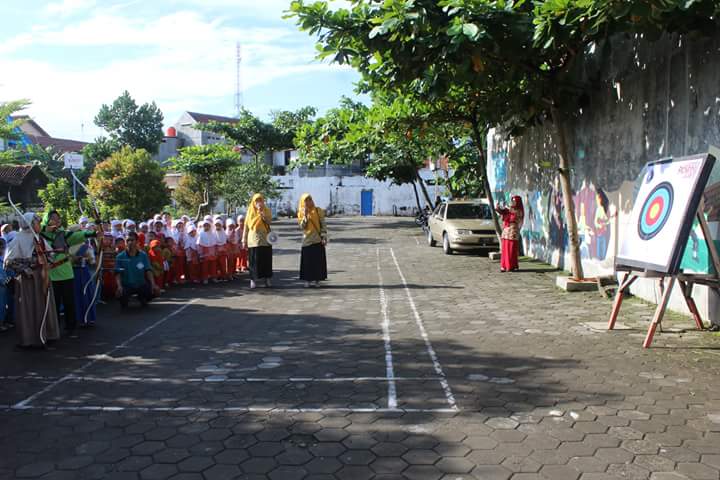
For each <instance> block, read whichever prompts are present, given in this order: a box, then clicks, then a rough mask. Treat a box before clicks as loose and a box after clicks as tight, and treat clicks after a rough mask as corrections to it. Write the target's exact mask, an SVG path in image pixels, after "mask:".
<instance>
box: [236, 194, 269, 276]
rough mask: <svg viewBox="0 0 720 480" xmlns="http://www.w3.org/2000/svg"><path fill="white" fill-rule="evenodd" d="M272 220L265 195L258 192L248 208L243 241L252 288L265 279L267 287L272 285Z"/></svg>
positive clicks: (242, 245) (242, 246)
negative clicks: (246, 251) (269, 238)
mask: <svg viewBox="0 0 720 480" xmlns="http://www.w3.org/2000/svg"><path fill="white" fill-rule="evenodd" d="M271 221H272V212H271V211H270V209H269V208H268V207H267V206H266V205H265V197H263V195H262V194H261V193H256V194H255V195H253V197H252V199H251V200H250V205H248V208H247V217H246V218H245V226H244V228H243V233H242V243H241V248H246V247H247V249H248V260H249V263H250V288H255V287H256V286H257V282H258V281H260V280H264V281H265V286H266V287H271V286H272V284H271V282H270V279H271V278H272V275H273V272H272V245H270V242H269V241H268V235H269V234H270V222H271Z"/></svg>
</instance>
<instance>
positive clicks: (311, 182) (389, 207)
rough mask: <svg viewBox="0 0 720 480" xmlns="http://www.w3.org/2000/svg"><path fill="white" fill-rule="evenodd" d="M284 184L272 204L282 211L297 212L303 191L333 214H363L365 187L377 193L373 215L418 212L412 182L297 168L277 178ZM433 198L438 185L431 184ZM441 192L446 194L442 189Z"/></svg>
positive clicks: (424, 173) (428, 176)
mask: <svg viewBox="0 0 720 480" xmlns="http://www.w3.org/2000/svg"><path fill="white" fill-rule="evenodd" d="M420 176H421V177H422V178H423V179H425V180H428V179H432V178H433V173H432V172H431V171H430V170H426V169H423V170H421V171H420ZM273 180H275V181H277V182H278V183H280V185H282V187H283V189H282V190H281V192H282V196H281V198H280V199H278V200H274V201H273V202H272V203H273V205H274V206H275V207H276V208H277V209H278V210H279V211H287V210H290V211H292V212H295V211H296V210H297V205H298V202H299V200H300V196H301V195H302V194H303V193H309V194H311V195H312V197H313V199H314V200H315V203H316V204H317V205H318V206H319V207H321V208H324V209H326V210H328V212H329V213H331V214H337V215H360V195H361V192H362V191H363V190H372V192H373V215H400V216H410V215H414V214H415V213H416V211H417V205H416V203H415V194H414V193H413V187H412V185H393V184H392V183H391V182H389V181H385V182H381V181H378V180H374V179H371V178H366V177H364V176H340V177H305V176H300V175H298V174H297V171H295V174H293V175H283V176H277V177H273ZM427 188H428V192H429V194H430V195H431V198H434V195H435V187H434V186H427ZM418 194H419V195H420V202H421V205H423V206H424V205H425V201H424V199H423V197H422V192H420V191H419V187H418ZM438 195H445V191H444V190H440V189H439V188H438Z"/></svg>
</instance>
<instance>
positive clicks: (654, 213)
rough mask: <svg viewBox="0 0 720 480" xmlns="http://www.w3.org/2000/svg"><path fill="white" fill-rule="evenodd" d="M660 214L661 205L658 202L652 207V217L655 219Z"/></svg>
mask: <svg viewBox="0 0 720 480" xmlns="http://www.w3.org/2000/svg"><path fill="white" fill-rule="evenodd" d="M658 215H660V205H658V204H657V203H656V204H654V205H652V206H651V207H650V218H652V219H653V220H655V219H656V218H657V217H658Z"/></svg>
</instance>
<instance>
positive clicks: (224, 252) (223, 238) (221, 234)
mask: <svg viewBox="0 0 720 480" xmlns="http://www.w3.org/2000/svg"><path fill="white" fill-rule="evenodd" d="M213 223H214V225H215V254H216V261H217V278H218V280H221V281H223V282H226V281H228V280H230V278H229V273H228V248H229V246H228V241H227V234H226V233H225V229H224V228H223V221H222V218H221V217H220V216H216V217H215V219H214V222H213Z"/></svg>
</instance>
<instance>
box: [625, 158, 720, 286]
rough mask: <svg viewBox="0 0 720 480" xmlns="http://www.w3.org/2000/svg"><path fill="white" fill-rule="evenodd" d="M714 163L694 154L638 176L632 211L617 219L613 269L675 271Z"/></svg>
mask: <svg viewBox="0 0 720 480" xmlns="http://www.w3.org/2000/svg"><path fill="white" fill-rule="evenodd" d="M714 160H715V159H714V157H712V156H709V155H695V156H692V157H683V158H677V159H668V160H661V161H658V162H650V163H648V164H647V165H646V166H645V169H644V170H643V171H642V172H641V174H640V175H639V176H638V181H637V194H636V196H635V201H634V204H633V209H632V211H631V212H630V215H629V216H627V215H623V216H622V217H621V222H622V224H623V225H622V227H621V228H622V231H621V238H620V240H621V244H620V249H619V251H618V253H617V255H616V259H615V263H616V264H617V265H622V266H627V267H639V268H643V269H647V270H653V271H657V272H661V273H675V272H677V271H678V269H679V265H680V259H681V256H682V253H683V250H684V248H685V245H686V244H687V242H688V237H689V235H690V228H691V226H692V221H693V219H694V218H695V215H696V213H697V208H698V205H699V203H700V198H701V196H702V193H703V190H704V188H705V183H706V182H707V178H708V176H709V174H710V170H711V169H712V166H713V163H714Z"/></svg>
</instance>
